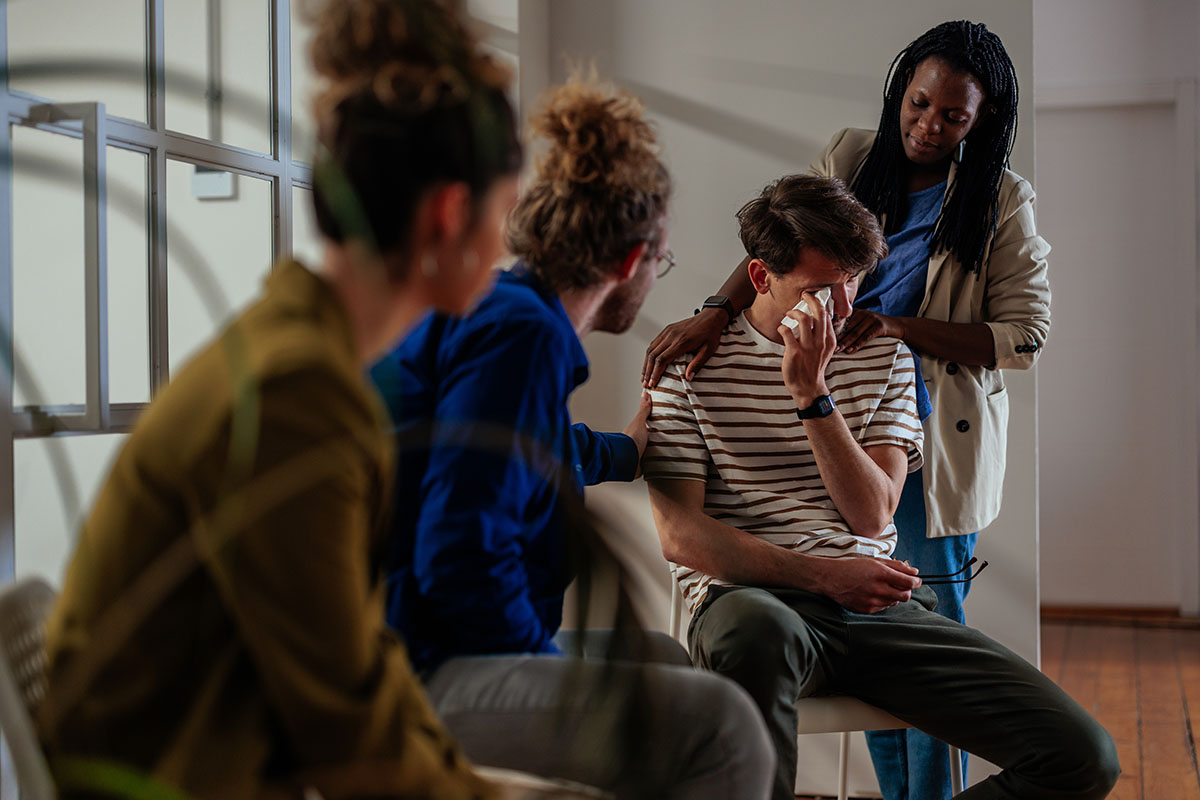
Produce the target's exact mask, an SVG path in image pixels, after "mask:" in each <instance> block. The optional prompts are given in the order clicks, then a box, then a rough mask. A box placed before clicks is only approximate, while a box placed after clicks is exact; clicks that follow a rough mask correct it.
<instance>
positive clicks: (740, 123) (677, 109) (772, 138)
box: [621, 78, 825, 161]
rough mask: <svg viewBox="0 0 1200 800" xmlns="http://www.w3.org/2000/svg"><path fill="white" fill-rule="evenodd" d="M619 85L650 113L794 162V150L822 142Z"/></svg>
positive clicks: (660, 92) (643, 87)
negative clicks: (639, 99)
mask: <svg viewBox="0 0 1200 800" xmlns="http://www.w3.org/2000/svg"><path fill="white" fill-rule="evenodd" d="M621 84H622V85H623V86H625V88H627V89H629V91H631V92H633V93H634V94H636V95H638V96H639V97H641V98H642V100H643V101H645V103H646V106H647V107H648V108H649V109H650V111H651V112H652V113H654V114H658V115H661V116H664V117H668V118H670V119H673V120H675V121H676V122H681V123H683V124H685V125H689V126H691V127H693V128H697V129H699V130H702V131H706V132H707V133H710V134H712V135H714V136H719V137H720V138H722V139H726V140H728V141H730V142H732V143H734V144H737V145H738V146H740V147H743V148H745V149H747V150H756V151H759V152H761V153H763V154H765V155H770V156H774V157H776V158H780V159H784V160H787V161H795V160H796V154H797V153H804V152H815V151H819V150H820V149H821V147H823V146H824V144H825V143H824V142H818V141H815V140H812V139H805V138H801V137H798V136H795V135H793V134H791V133H789V132H787V131H784V130H780V129H779V128H773V127H771V126H769V125H763V124H762V123H758V122H755V121H754V120H750V119H747V118H746V117H744V116H742V115H739V114H733V113H730V112H728V111H726V110H724V109H722V108H720V107H719V106H714V105H709V104H707V103H701V102H698V101H696V100H692V99H690V98H687V97H684V96H683V95H680V94H676V93H674V92H669V91H666V90H664V89H657V88H655V87H653V86H649V85H647V84H644V83H641V82H640V81H634V80H629V79H628V78H624V79H622V80H621Z"/></svg>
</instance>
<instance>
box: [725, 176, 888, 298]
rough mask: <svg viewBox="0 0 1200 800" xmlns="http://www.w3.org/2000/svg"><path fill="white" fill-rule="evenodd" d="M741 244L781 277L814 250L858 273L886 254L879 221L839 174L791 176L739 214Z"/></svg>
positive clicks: (753, 201) (777, 183) (774, 185)
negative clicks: (857, 198)
mask: <svg viewBox="0 0 1200 800" xmlns="http://www.w3.org/2000/svg"><path fill="white" fill-rule="evenodd" d="M737 218H738V223H739V224H740V225H741V230H740V231H739V234H740V236H741V238H742V245H743V246H744V247H745V248H746V253H747V254H749V255H750V257H751V258H757V259H760V260H761V261H762V262H763V263H764V264H766V266H767V269H768V270H770V271H771V272H773V273H775V274H776V275H786V274H788V273H789V272H791V271H792V269H793V268H794V267H795V266H796V262H798V261H799V260H800V251H801V250H803V249H805V248H812V249H814V250H816V251H817V252H819V253H821V254H822V255H824V256H826V257H828V258H829V259H830V260H831V261H833V262H834V263H835V264H837V265H838V266H839V267H841V268H842V269H843V270H845V271H846V272H849V273H850V274H852V275H857V274H859V273H862V272H866V271H868V270H871V269H873V268H874V267H875V264H877V263H878V262H879V260H880V259H882V258H883V257H884V256H886V255H887V251H888V248H887V241H886V240H885V239H884V238H883V233H882V232H881V231H880V229H879V220H877V219H875V215H874V214H872V213H871V212H870V211H868V210H867V209H866V208H865V207H864V206H863V204H862V203H860V202H858V200H856V199H855V198H854V195H852V194H850V191H849V190H848V189H847V188H846V185H845V184H844V183H842V182H841V181H840V180H838V179H837V178H822V177H819V176H816V175H788V176H787V177H784V178H780V179H779V180H777V181H775V182H774V183H772V184H770V185H769V186H767V187H766V188H765V189H763V191H762V194H760V195H759V196H758V197H756V198H754V199H753V200H751V201H750V202H749V203H746V205H744V206H742V208H741V210H740V211H738V213H737Z"/></svg>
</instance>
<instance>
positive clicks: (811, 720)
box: [669, 578, 963, 800]
mask: <svg viewBox="0 0 1200 800" xmlns="http://www.w3.org/2000/svg"><path fill="white" fill-rule="evenodd" d="M672 580H674V579H673V578H672ZM679 605H680V594H679V587H678V584H676V586H675V588H674V590H673V591H672V592H671V623H670V631H669V633H670V634H671V636H672V637H673V638H675V639H678V638H679V627H680V625H679ZM796 712H797V713H798V715H799V721H798V724H797V726H796V733H797V734H801V733H840V734H841V741H840V743H839V745H838V790H837V791H838V794H837V796H838V800H847V797H848V788H847V778H848V773H849V769H850V734H851V733H853V732H854V731H884V730H895V729H899V728H911V727H913V726H912V725H909V724H908V723H907V722H905V721H904V720H901V719H897V718H896V717H893V716H892V715H891V714H889V713H887V712H886V711H883V710H881V709H878V708H876V707H875V706H873V705H870V704H868V703H864V702H863V701H862V700H858V699H856V698H853V697H846V696H842V695H839V696H831V697H802V698H800V700H798V701H797V702H796ZM950 784H951V787H952V788H953V791H954V794H955V795H957V794H959V793H960V792H961V791H962V790H963V775H962V759H961V758H960V757H959V751H958V748H956V747H951V748H950Z"/></svg>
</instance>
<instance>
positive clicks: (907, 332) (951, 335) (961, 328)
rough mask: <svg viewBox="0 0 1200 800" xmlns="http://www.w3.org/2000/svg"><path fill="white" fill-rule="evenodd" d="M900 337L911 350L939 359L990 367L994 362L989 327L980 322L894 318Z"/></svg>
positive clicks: (994, 349)
mask: <svg viewBox="0 0 1200 800" xmlns="http://www.w3.org/2000/svg"><path fill="white" fill-rule="evenodd" d="M898 321H899V323H900V325H901V327H902V329H903V335H902V336H901V337H900V338H902V339H903V340H904V342H905V343H906V344H907V345H908V346H909V347H911V348H912V349H914V350H917V351H919V352H921V353H928V354H929V355H931V356H933V357H934V358H940V359H942V360H943V361H957V362H958V363H959V364H970V365H972V366H977V367H990V366H992V364H994V363H995V361H996V345H995V342H994V341H993V339H992V329H991V328H989V327H988V326H987V325H984V324H983V323H982V322H942V321H941V320H937V319H924V318H922V317H903V318H898Z"/></svg>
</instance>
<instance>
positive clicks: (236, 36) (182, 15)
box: [163, 0, 271, 153]
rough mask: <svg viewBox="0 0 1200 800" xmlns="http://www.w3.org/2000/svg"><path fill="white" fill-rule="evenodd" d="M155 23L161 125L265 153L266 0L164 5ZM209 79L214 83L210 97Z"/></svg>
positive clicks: (268, 37)
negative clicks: (215, 91) (160, 30)
mask: <svg viewBox="0 0 1200 800" xmlns="http://www.w3.org/2000/svg"><path fill="white" fill-rule="evenodd" d="M210 8H215V9H216V14H215V16H216V24H215V25H214V24H212V17H211V16H210V13H209V9H210ZM163 25H164V28H165V32H166V37H165V43H164V46H165V48H166V68H167V75H166V81H167V100H166V115H167V127H168V128H170V129H171V130H174V131H180V132H181V133H188V134H191V135H193V136H200V137H202V138H205V139H213V140H215V141H219V142H225V143H226V144H232V145H236V146H238V147H244V148H246V149H248V150H256V151H258V152H260V153H270V152H271V69H270V61H271V59H270V53H271V48H270V43H271V35H270V3H268V2H266V0H248V1H247V0H239V2H236V3H234V2H229V0H224V1H222V0H208V1H207V2H190V3H168V4H167V8H166V18H165V19H164V20H163ZM210 78H212V79H214V80H215V81H216V82H217V83H218V85H219V87H220V92H219V95H218V96H217V97H216V99H215V101H214V102H212V103H210V102H209V90H210V85H209V81H210Z"/></svg>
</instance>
